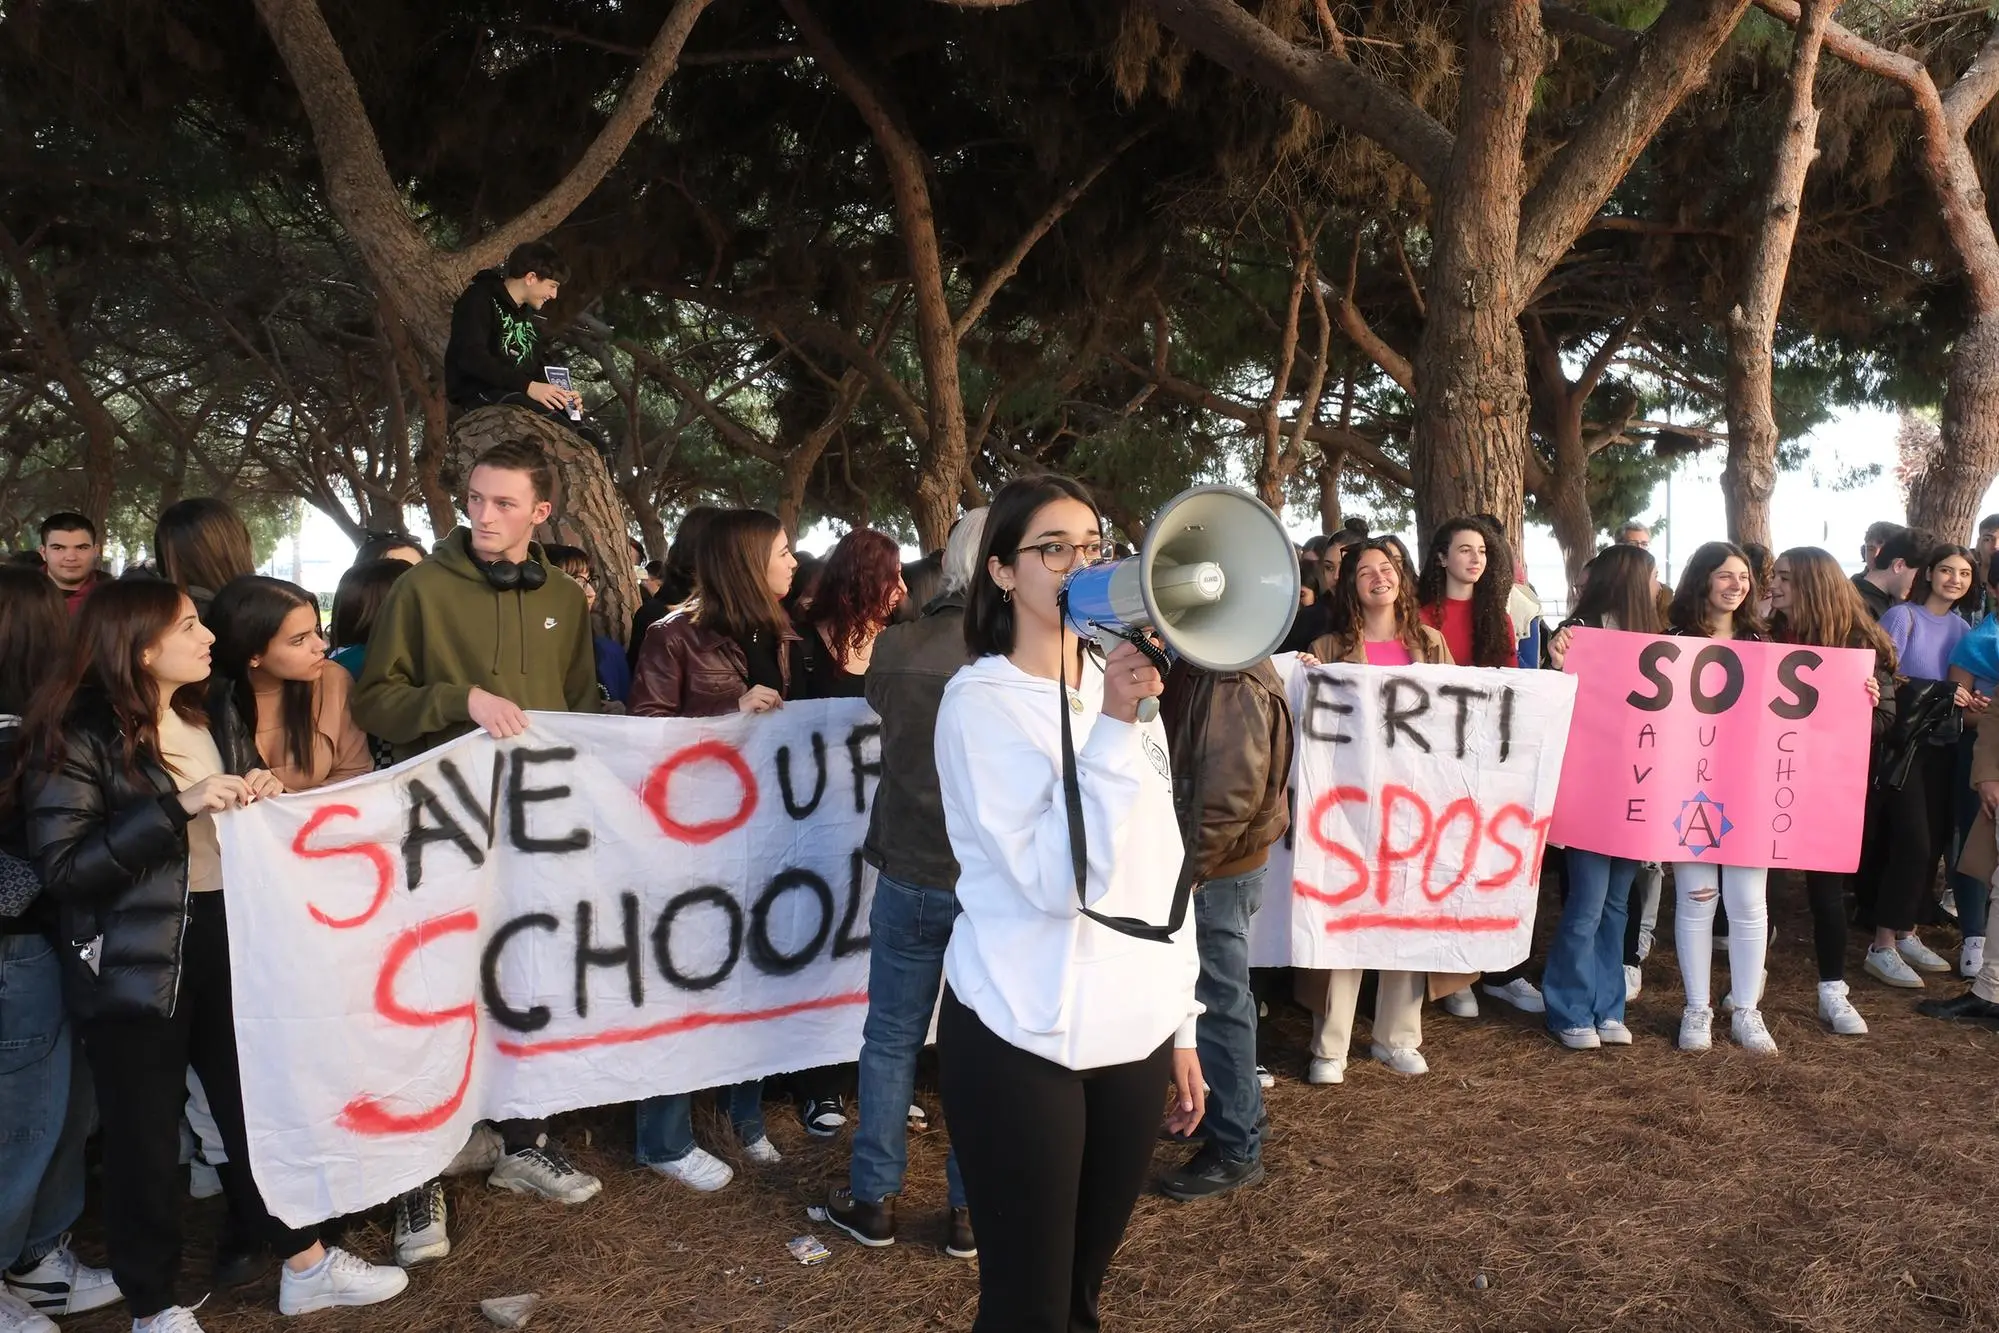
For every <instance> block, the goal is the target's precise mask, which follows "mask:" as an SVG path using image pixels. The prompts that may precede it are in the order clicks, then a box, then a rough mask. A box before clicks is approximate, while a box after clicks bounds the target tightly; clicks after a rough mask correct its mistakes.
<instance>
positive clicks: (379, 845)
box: [219, 699, 881, 1226]
mask: <svg viewBox="0 0 1999 1333" xmlns="http://www.w3.org/2000/svg"><path fill="white" fill-rule="evenodd" d="M530 716H531V717H532V719H533V724H532V725H531V726H530V727H529V729H528V731H527V732H526V734H525V735H523V736H521V737H518V738H517V739H514V740H511V741H504V742H496V741H493V740H491V739H490V738H488V737H486V736H485V735H484V734H475V735H472V736H467V737H464V738H461V739H460V740H458V741H455V742H453V743H452V744H450V745H447V746H443V747H440V748H439V749H437V750H434V751H431V752H430V753H429V754H426V755H424V756H422V757H421V758H419V759H414V760H411V761H409V762H407V763H404V764H400V765H398V766H397V767H395V768H393V769H390V770H387V771H386V772H382V773H376V774H371V775H369V776H367V777H363V778H356V779H355V780H353V781H351V782H347V783H343V784H341V785H339V786H336V787H327V788H322V789H320V790H318V791H313V792H307V793H302V794H300V795H297V796H287V797H283V798H280V799H278V800H273V801H267V802H260V803H259V804H257V805H255V806H252V807H250V808H249V809H247V810H243V811H240V812H238V813H235V814H231V815H228V816H226V817H224V818H222V819H221V820H220V821H219V823H220V828H221V836H222V856H223V882H224V883H225V884H226V885H227V886H228V894H229V954H230V964H231V966H232V968H233V969H234V985H235V991H234V994H235V1007H236V1034H237V1043H238V1048H239V1051H240V1056H241V1061H242V1068H243V1095H244V1106H245V1111H246V1116H247V1119H248V1122H249V1139H250V1145H251V1147H250V1157H251V1165H252V1167H253V1169H254V1170H255V1172H256V1177H257V1182H258V1184H259V1186H261V1187H262V1189H263V1192H264V1198H265V1200H266V1201H267V1202H268V1203H269V1205H270V1207H271V1210H272V1211H273V1212H274V1213H276V1214H277V1216H278V1217H280V1218H282V1219H283V1220H284V1221H285V1222H286V1223H288V1224H289V1225H292V1226H303V1225H306V1224H308V1223H311V1222H315V1221H319V1220H321V1219H323V1218H328V1217H333V1216H338V1215H340V1214H343V1213H349V1212H354V1211H358V1210H359V1209H362V1208H366V1207H369V1206H371V1205H373V1204H376V1203H380V1202H381V1201H383V1200H384V1199H388V1198H390V1197H392V1196H394V1195H395V1194H397V1193H400V1192H401V1191H403V1190H405V1189H408V1188H411V1187H412V1186H415V1185H418V1184H421V1183H422V1182H423V1181H425V1180H427V1179H429V1178H430V1177H432V1176H434V1175H436V1174H437V1173H438V1172H439V1171H440V1170H442V1168H443V1167H444V1166H445V1165H446V1164H448V1163H449V1162H450V1161H451V1159H452V1157H453V1155H454V1154H456V1153H457V1151H458V1149H459V1148H460V1147H461V1146H462V1145H463V1144H464V1142H465V1139H466V1136H467V1134H468V1133H469V1132H470V1131H471V1128H472V1126H473V1124H474V1123H475V1122H477V1121H479V1120H482V1119H503V1118H511V1117H535V1116H548V1115H554V1114H556V1113H558V1112H562V1111H569V1110H574V1109H577V1108H579V1107H586V1106H599V1105H604V1104H607V1103H615V1102H627V1101H632V1100H635V1099H637V1098H640V1097H645V1096H650V1095H653V1094H658V1093H673V1092H689V1091H694V1090H698V1089H701V1088H712V1087H717V1086H720V1085H723V1084H728V1083H735V1082H740V1081H742V1080H744V1079H749V1078H757V1077H762V1076H764V1075H768V1074H776V1073H782V1072H785V1071H788V1070H793V1069H800V1068H809V1067H813V1066H817V1065H823V1064H832V1063H836V1062H840V1061H846V1060H852V1059H854V1058H855V1056H856V1055H857V1054H858V1052H859V1050H860V1035H861V1022H862V1019H863V1018H864V1017H865V1014H866V1010H867V976H868V938H867V928H868V899H869V897H870V894H871V892H872V886H873V880H872V873H871V872H869V873H866V874H864V868H863V865H862V862H861V858H860V846H861V842H862V839H863V838H864V837H865V835H866V832H867V808H868V802H869V800H870V799H871V798H872V796H873V792H874V784H875V780H876V777H877V776H878V774H879V773H880V767H881V760H880V743H879V728H878V725H877V723H876V719H875V717H874V714H873V713H872V712H870V711H869V709H868V707H867V705H866V704H865V703H864V702H862V701H860V700H858V699H841V700H825V701H819V702H813V703H794V704H789V705H787V706H786V707H785V708H784V709H782V710H781V711H779V712H776V713H772V714H769V715H766V716H763V717H756V718H751V717H746V716H741V715H731V716H729V717H726V718H713V719H648V718H621V717H586V716H577V715H572V714H560V713H535V714H531V715H530Z"/></svg>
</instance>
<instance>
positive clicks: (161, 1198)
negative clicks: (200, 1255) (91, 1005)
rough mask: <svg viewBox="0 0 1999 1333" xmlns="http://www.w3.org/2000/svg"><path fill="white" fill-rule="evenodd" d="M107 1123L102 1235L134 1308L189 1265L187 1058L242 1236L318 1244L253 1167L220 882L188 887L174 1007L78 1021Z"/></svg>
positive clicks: (158, 1306)
mask: <svg viewBox="0 0 1999 1333" xmlns="http://www.w3.org/2000/svg"><path fill="white" fill-rule="evenodd" d="M78 1026H79V1029H80V1031H81V1032H82V1034H83V1053H84V1057H85V1058H86V1059H87V1060H88V1061H89V1062H90V1073H91V1077H93V1078H94V1079H96V1081H97V1102H98V1107H99V1110H100V1114H101V1116H102V1120H103V1127H104V1237H105V1242H106V1245H107V1247H108V1248H109V1249H110V1251H111V1272H112V1274H113V1276H115V1277H116V1278H117V1279H118V1286H119V1288H120V1289H121V1290H123V1291H124V1293H125V1303H126V1305H127V1306H129V1307H130V1308H131V1311H132V1317H133V1318H134V1319H147V1318H150V1317H152V1316H153V1315H156V1314H158V1313H159V1312H160V1311H161V1310H164V1309H166V1308H167V1307H168V1306H170V1305H175V1304H178V1303H179V1302H177V1301H176V1300H175V1299H174V1279H175V1277H176V1276H177V1275H178V1274H179V1272H180V1240H181V1212H182V1209H183V1207H184V1206H185V1205H184V1204H183V1202H182V1195H183V1194H184V1193H185V1191H186V1188H187V1187H186V1184H185V1178H184V1177H183V1175H182V1173H181V1170H180V1108H181V1104H182V1103H183V1102H185V1101H186V1100H187V1067H188V1066H189V1065H190V1064H192V1065H193V1066H194V1072H195V1073H197V1074H199V1075H201V1086H202V1087H203V1088H204V1089H205V1090H206V1091H207V1093H208V1109H209V1110H210V1111H211V1112H213V1113H214V1115H215V1124H216V1128H218V1129H219V1130H221V1131H222V1146H223V1147H224V1148H225V1149H227V1150H228V1153H229V1160H228V1161H227V1162H224V1163H222V1164H221V1165H219V1166H217V1167H216V1168H215V1170H216V1174H217V1175H219V1176H221V1177H222V1191H223V1193H224V1194H225V1195H226V1196H227V1199H228V1204H229V1221H230V1227H231V1229H232V1231H233V1232H235V1234H236V1236H237V1238H238V1239H239V1240H241V1241H243V1242H246V1243H249V1244H254V1245H266V1244H268V1245H269V1246H270V1247H271V1248H272V1249H274V1250H275V1251H277V1253H278V1255H279V1256H280V1257H283V1258H290V1257H291V1256H292V1255H294V1254H298V1253H299V1252H301V1251H303V1250H308V1249H311V1248H312V1245H313V1242H314V1240H315V1239H316V1237H315V1233H314V1232H313V1231H312V1230H311V1229H305V1230H298V1231H294V1230H292V1229H291V1228H290V1227H287V1226H285V1225H284V1224H283V1223H281V1222H279V1221H278V1220H277V1219H276V1218H274V1217H272V1216H271V1215H270V1213H269V1211H268V1210H267V1209H266V1208H265V1207H264V1200H263V1198H262V1196H261V1195H259V1194H258V1192H257V1183H256V1181H255V1180H254V1179H252V1178H251V1175H250V1145H249V1142H248V1138H247V1136H246V1135H245V1133H244V1129H243V1083H242V1076H241V1074H240V1072H239V1071H238V1069H237V1064H236V1024H235V1018H234V1014H233V1011H232V1009H231V1006H230V998H229V925H228V921H227V918H226V917H225V916H224V915H223V905H222V895H221V894H220V893H195V894H190V895H189V896H188V919H187V932H186V935H185V936H184V938H183V940H182V943H181V969H180V994H179V996H178V998H177V1000H176V1003H175V1005H174V1013H173V1016H172V1017H171V1018H163V1017H159V1016H156V1015H149V1016H142V1017H134V1018H95V1019H90V1020H88V1021H86V1022H84V1023H81V1024H79V1025H78Z"/></svg>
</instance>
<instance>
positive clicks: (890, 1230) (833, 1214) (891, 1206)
mask: <svg viewBox="0 0 1999 1333" xmlns="http://www.w3.org/2000/svg"><path fill="white" fill-rule="evenodd" d="M826 1220H827V1221H829V1222H831V1223H832V1224H833V1225H834V1226H836V1227H838V1228H840V1230H842V1231H844V1232H846V1233H847V1234H848V1235H849V1236H852V1237H853V1238H854V1239H855V1240H857V1241H859V1242H860V1243H861V1244H863V1245H865V1246H867V1247H868V1248H869V1249H871V1250H879V1249H882V1248H883V1247H885V1246H889V1245H893V1244H895V1196H894V1195H893V1194H891V1195H889V1196H888V1197H887V1198H886V1199H883V1200H882V1201H881V1202H880V1203H869V1202H867V1201H866V1200H864V1199H856V1198H855V1197H854V1192H853V1191H852V1190H851V1189H848V1188H847V1187H846V1186H844V1185H842V1186H841V1187H840V1188H838V1189H835V1190H829V1191H827V1194H826Z"/></svg>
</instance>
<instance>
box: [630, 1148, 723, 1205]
mask: <svg viewBox="0 0 1999 1333" xmlns="http://www.w3.org/2000/svg"><path fill="white" fill-rule="evenodd" d="M650 1165H651V1166H652V1169H653V1170H655V1171H657V1172H659V1174H661V1175H662V1176H665V1177H667V1178H668V1179H669V1180H677V1181H679V1182H680V1183H681V1184H683V1185H685V1186H687V1188H689V1189H691V1190H699V1191H701V1193H703V1194H713V1193H714V1192H715V1191H716V1190H718V1189H721V1188H722V1187H723V1186H725V1185H727V1184H728V1183H729V1182H730V1181H732V1180H734V1179H735V1178H736V1173H735V1171H734V1170H733V1169H732V1168H731V1167H730V1166H729V1164H728V1163H727V1162H725V1161H723V1160H722V1159H721V1158H719V1157H717V1156H716V1155H715V1154H714V1153H711V1152H709V1151H708V1150H707V1149H706V1148H691V1149H689V1150H688V1153H687V1155H686V1156H685V1157H681V1158H678V1159H676V1160H674V1161H671V1162H653V1163H650Z"/></svg>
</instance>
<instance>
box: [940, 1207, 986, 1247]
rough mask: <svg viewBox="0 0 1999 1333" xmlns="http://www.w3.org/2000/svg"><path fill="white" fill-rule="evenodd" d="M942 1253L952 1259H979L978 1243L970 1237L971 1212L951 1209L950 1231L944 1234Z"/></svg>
mask: <svg viewBox="0 0 1999 1333" xmlns="http://www.w3.org/2000/svg"><path fill="white" fill-rule="evenodd" d="M944 1253H946V1254H948V1255H950V1256H951V1257H952V1258H953V1259H976V1258H978V1257H979V1242H978V1240H977V1238H976V1237H974V1236H973V1235H972V1210H971V1209H969V1208H953V1209H952V1210H951V1229H950V1230H949V1231H947V1232H945V1233H944Z"/></svg>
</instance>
